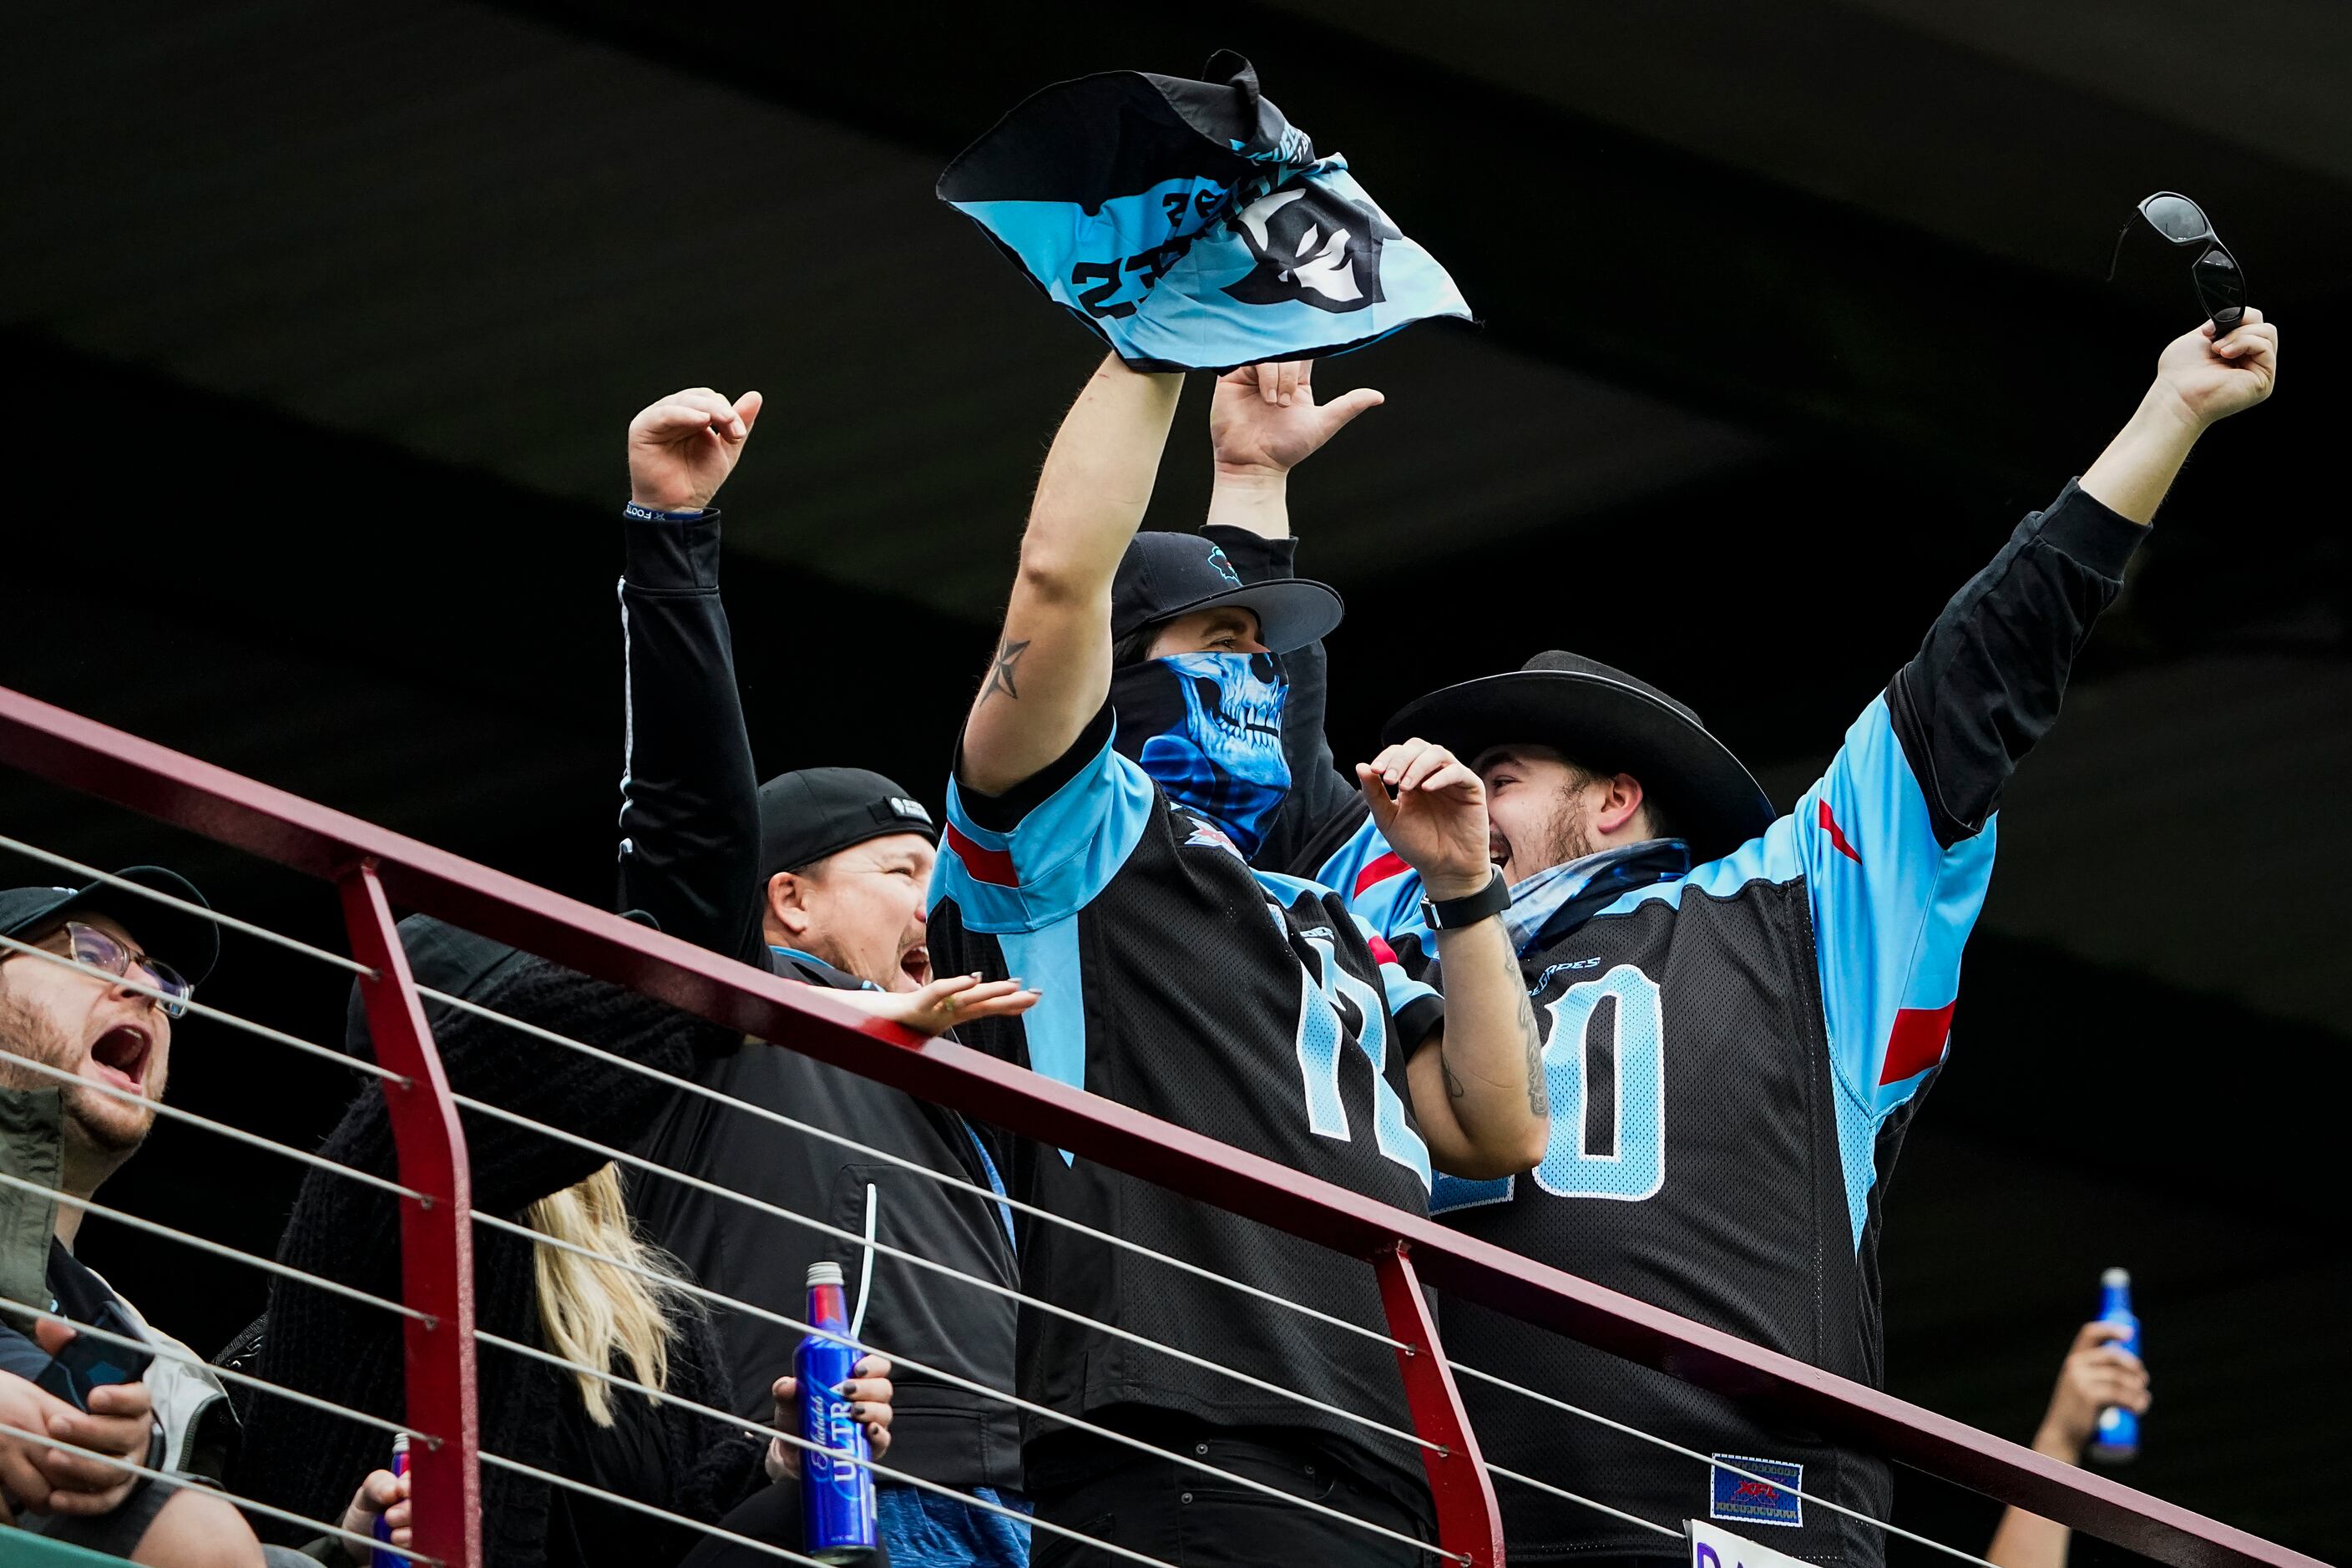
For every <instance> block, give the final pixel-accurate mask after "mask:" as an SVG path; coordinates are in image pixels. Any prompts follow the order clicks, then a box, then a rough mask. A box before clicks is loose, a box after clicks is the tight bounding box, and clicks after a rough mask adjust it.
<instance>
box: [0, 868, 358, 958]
mask: <svg viewBox="0 0 2352 1568" xmlns="http://www.w3.org/2000/svg"><path fill="white" fill-rule="evenodd" d="M0 849H13V850H15V851H16V853H17V854H19V855H22V856H25V857H26V858H28V859H33V860H40V861H44V862H46V863H47V864H48V865H51V866H60V867H63V868H65V869H67V870H68V871H71V872H73V873H74V874H75V875H77V876H81V877H88V878H89V879H90V880H91V881H93V882H104V883H105V884H107V885H108V886H109V887H113V888H121V889H123V890H124V891H125V892H131V893H137V894H138V895H139V896H140V897H142V898H144V899H152V900H154V901H155V902H157V903H159V904H169V905H170V906H171V907H172V908H173V909H175V910H180V911H182V912H183V913H184V914H191V915H194V916H196V917H197V918H198V919H201V920H207V921H212V922H213V924H215V925H216V926H222V927H225V928H226V929H227V930H229V931H236V933H237V934H238V935H240V936H249V937H252V938H254V939H255V940H256V941H257V942H268V943H270V944H272V945H273V946H277V947H282V948H285V949H286V950H288V951H289V952H299V953H300V954H302V955H303V956H304V957H305V958H315V959H317V960H319V961H320V963H330V964H332V965H334V967H336V968H337V969H341V970H343V971H345V972H347V973H352V974H358V975H364V976H366V977H367V978H368V979H370V980H373V979H374V978H375V971H374V970H373V969H370V968H369V967H368V966H367V965H366V964H364V963H359V962H357V961H356V960H353V959H350V958H346V957H344V956H343V955H342V954H341V953H340V952H329V951H327V950H326V949H325V948H323V947H312V946H311V945H310V943H309V942H303V941H301V940H300V939H299V938H297V937H290V936H288V935H287V934H286V933H285V932H283V931H271V930H270V929H269V928H268V926H262V925H256V924H254V923H253V922H252V921H241V920H239V919H237V918H236V916H235V915H228V914H223V913H222V912H221V911H220V910H216V909H214V908H213V907H212V906H211V905H210V904H199V903H193V902H191V901H190V900H186V899H183V898H179V897H177V896H175V895H173V894H171V893H167V892H164V891H163V889H160V888H150V887H147V886H145V885H144V884H142V883H139V882H133V881H131V880H129V879H126V878H122V877H118V876H116V875H115V874H114V873H113V872H111V871H101V870H100V869H99V868H97V867H95V866H85V865H83V864H82V863H81V862H80V861H79V860H71V859H68V858H66V857H65V856H63V855H59V854H57V853H56V852H54V851H52V850H47V849H41V848H37V847H34V846H32V845H30V844H27V843H26V842H24V840H22V839H19V838H11V837H8V836H7V835H6V834H5V833H0Z"/></svg>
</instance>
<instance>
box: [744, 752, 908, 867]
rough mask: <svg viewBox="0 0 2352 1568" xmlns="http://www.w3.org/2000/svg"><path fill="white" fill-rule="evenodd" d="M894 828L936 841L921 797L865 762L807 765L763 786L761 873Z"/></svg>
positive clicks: (798, 863) (800, 864)
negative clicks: (847, 765)
mask: <svg viewBox="0 0 2352 1568" xmlns="http://www.w3.org/2000/svg"><path fill="white" fill-rule="evenodd" d="M893 833H919V834H921V835H922V836H923V837H925V838H927V839H929V840H930V841H931V842H932V843H934V844H937V843H938V842H939V841H940V829H939V825H938V824H937V823H935V822H933V821H932V820H931V814H930V813H929V812H928V811H926V810H924V809H923V803H922V802H921V801H919V800H917V799H916V798H915V797H914V796H912V795H908V793H907V792H906V791H905V790H904V789H901V788H900V787H899V786H898V784H894V783H892V782H891V781H890V780H888V779H887V778H884V777H883V776H882V775H881V774H880V773H868V772H866V770H865V769H864V768H803V769H801V770H800V771H799V772H798V773H780V774H778V775H777V776H776V777H774V778H772V779H770V780H769V781H768V782H767V783H766V784H761V786H760V876H761V879H763V880H764V879H767V878H770V877H772V876H774V875H775V874H776V873H777V872H779V871H797V870H799V869H800V868H802V867H803V866H807V865H812V864H814V863H815V862H816V861H819V860H822V859H824V858H825V857H826V856H828V855H831V854H833V853H834V852H835V851H836V850H841V849H846V848H848V847H850V846H851V845H853V844H863V843H865V842H866V840H867V839H869V838H880V837H886V836H887V835H889V834H893Z"/></svg>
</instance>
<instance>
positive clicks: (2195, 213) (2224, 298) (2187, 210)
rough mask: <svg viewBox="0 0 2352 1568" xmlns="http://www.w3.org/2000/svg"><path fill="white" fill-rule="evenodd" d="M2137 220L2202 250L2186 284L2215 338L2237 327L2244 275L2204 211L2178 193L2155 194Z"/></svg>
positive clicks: (2242, 304) (2243, 304)
mask: <svg viewBox="0 0 2352 1568" xmlns="http://www.w3.org/2000/svg"><path fill="white" fill-rule="evenodd" d="M2139 216H2142V217H2144V218H2146V219H2147V224H2148V226H2149V227H2150V228H2152V229H2154V230H2156V232H2157V233H2158V234H2160V235H2162V236H2164V237H2165V238H2166V239H2167V240H2168V241H2169V242H2170V243H2172V244H2174V245H2200V246H2203V247H2205V248H2204V249H2203V250H2202V251H2201V252H2200V254H2199V256H2198V258H2197V259H2196V260H2195V261H2194V262H2193V263H2191V264H2190V266H2189V281H2190V282H2191V283H2193V284H2195V285H2196V287H2197V302H2198V303H2199V304H2200V305H2202V306H2204V307H2205V314H2206V315H2207V316H2209V317H2210V318H2211V320H2212V322H2213V333H2214V335H2215V336H2216V337H2219V336H2220V335H2221V334H2222V333H2224V332H2226V331H2229V330H2230V329H2231V328H2232V327H2234V326H2236V325H2237V324H2238V322H2239V321H2240V320H2241V319H2242V318H2243V317H2244V315H2245V313H2246V274H2245V271H2244V269H2243V268H2241V267H2240V266H2239V265H2238V258H2236V257H2234V256H2232V255H2231V254H2230V247H2228V246H2226V245H2223V244H2222V243H2221V236H2220V235H2218V234H2215V233H2214V232H2213V223H2212V220H2211V219H2210V218H2208V217H2207V216H2205V209H2204V208H2203V207H2200V206H2199V205H2197V204H2196V203H2195V202H2192V201H2190V200H2189V198H2188V197H2187V196H2184V195H2180V194H2179V192H2178V191H2158V192H2157V193H2156V195H2152V196H2150V197H2148V198H2147V200H2146V201H2144V202H2142V203H2140V204H2139Z"/></svg>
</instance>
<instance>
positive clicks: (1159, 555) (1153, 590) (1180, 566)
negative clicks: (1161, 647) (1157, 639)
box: [1110, 529, 1346, 653]
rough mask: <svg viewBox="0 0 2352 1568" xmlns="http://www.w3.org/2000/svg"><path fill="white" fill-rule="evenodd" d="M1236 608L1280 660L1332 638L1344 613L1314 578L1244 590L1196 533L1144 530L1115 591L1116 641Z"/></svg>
mask: <svg viewBox="0 0 2352 1568" xmlns="http://www.w3.org/2000/svg"><path fill="white" fill-rule="evenodd" d="M1218 605H1238V606H1239V607H1241V608H1242V609H1244V610H1249V611H1252V612H1254V613H1255V615H1256V616H1257V637H1258V641H1260V642H1262V643H1264V644H1265V646H1266V647H1268V648H1269V649H1271V650H1272V651H1274V652H1276V653H1289V652H1291V651H1292V650H1293V649H1295V648H1302V647H1306V646H1307V644H1308V643H1311V642H1313V641H1314V640H1315V639H1316V638H1318V637H1328V635H1330V632H1331V628H1332V627H1334V626H1338V625H1339V617H1340V616H1342V615H1343V614H1345V613H1346V606H1345V605H1342V604H1341V603H1340V600H1339V590H1338V589H1336V588H1334V587H1332V586H1331V585H1330V584H1328V583H1318V582H1316V581H1315V580H1314V579H1313V578H1311V577H1281V578H1276V579H1275V580H1274V581H1272V582H1268V583H1246V584H1245V583H1244V582H1243V581H1242V579H1241V574H1239V573H1237V572H1235V571H1234V567H1233V563H1232V562H1230V561H1227V560H1226V559H1225V552H1223V551H1222V550H1220V549H1218V548H1217V547H1216V546H1215V545H1214V544H1213V543H1211V542H1209V540H1208V539H1207V538H1205V537H1204V536H1202V535H1201V534H1198V533H1162V532H1155V531H1151V530H1148V529H1147V530H1146V531H1143V532H1141V533H1139V534H1137V535H1136V536H1135V539H1134V542H1132V543H1130V544H1129V545H1128V547H1127V553H1126V554H1125V555H1124V556H1122V557H1120V558H1119V563H1118V576H1117V577H1115V578H1113V579H1112V581H1111V589H1110V635H1111V636H1112V637H1125V636H1127V635H1128V634H1129V632H1133V631H1139V630H1141V629H1142V628H1143V627H1145V626H1150V625H1152V624H1153V623H1154V622H1157V621H1166V620H1173V619H1174V618H1175V617H1177V616H1182V615H1190V614H1191V613H1192V611H1194V610H1212V609H1215V608H1216V607H1217V606H1218Z"/></svg>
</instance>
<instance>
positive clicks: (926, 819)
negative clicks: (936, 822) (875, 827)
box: [868, 795, 931, 827]
mask: <svg viewBox="0 0 2352 1568" xmlns="http://www.w3.org/2000/svg"><path fill="white" fill-rule="evenodd" d="M868 809H869V810H870V811H872V812H873V814H874V820H875V821H877V822H888V821H890V820H892V819H893V818H896V819H897V820H898V821H900V822H919V823H921V824H922V825H923V826H926V827H929V826H931V814H930V813H929V812H928V811H926V810H924V809H923V803H922V802H921V801H919V800H908V799H907V798H906V797H905V796H904V795H884V796H883V797H882V798H881V799H880V800H877V801H876V802H875V803H874V804H873V805H872V806H870V807H868Z"/></svg>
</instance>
